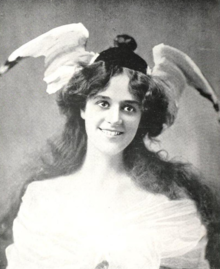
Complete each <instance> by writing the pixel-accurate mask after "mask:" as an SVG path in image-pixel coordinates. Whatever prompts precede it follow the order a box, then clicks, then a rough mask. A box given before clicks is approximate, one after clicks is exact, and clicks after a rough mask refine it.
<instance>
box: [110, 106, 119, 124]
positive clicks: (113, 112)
mask: <svg viewBox="0 0 220 269" xmlns="http://www.w3.org/2000/svg"><path fill="white" fill-rule="evenodd" d="M106 121H107V122H108V123H110V124H111V125H120V124H122V117H121V111H120V107H117V106H116V107H112V108H111V109H109V110H108V114H107V116H106Z"/></svg>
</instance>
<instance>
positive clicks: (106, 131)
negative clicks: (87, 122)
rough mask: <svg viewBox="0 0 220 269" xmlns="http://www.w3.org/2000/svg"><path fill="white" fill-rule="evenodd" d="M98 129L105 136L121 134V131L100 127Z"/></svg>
mask: <svg viewBox="0 0 220 269" xmlns="http://www.w3.org/2000/svg"><path fill="white" fill-rule="evenodd" d="M99 130H100V131H102V132H103V133H104V134H106V135H107V136H119V135H122V134H123V132H118V131H113V130H105V129H101V128H99Z"/></svg>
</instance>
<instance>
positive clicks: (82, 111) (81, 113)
mask: <svg viewBox="0 0 220 269" xmlns="http://www.w3.org/2000/svg"><path fill="white" fill-rule="evenodd" d="M80 116H81V118H82V119H83V120H84V119H85V110H84V109H80Z"/></svg>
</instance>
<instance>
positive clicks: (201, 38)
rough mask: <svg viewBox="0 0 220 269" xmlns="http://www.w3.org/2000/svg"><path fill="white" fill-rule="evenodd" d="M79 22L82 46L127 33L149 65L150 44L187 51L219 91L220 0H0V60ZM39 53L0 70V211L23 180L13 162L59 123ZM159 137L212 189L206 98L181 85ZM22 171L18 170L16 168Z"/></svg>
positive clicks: (218, 172)
mask: <svg viewBox="0 0 220 269" xmlns="http://www.w3.org/2000/svg"><path fill="white" fill-rule="evenodd" d="M73 22H82V23H83V24H84V25H85V26H86V27H87V29H88V30H89V32H90V38H89V42H88V50H89V51H94V52H99V51H102V50H104V49H107V48H108V47H109V46H112V43H113V42H112V40H113V39H114V37H115V36H116V35H117V34H122V33H126V34H129V35H132V36H133V37H134V38H135V39H136V41H137V43H138V49H137V51H136V52H137V53H138V54H139V55H141V56H142V57H143V58H144V59H145V60H146V61H147V62H148V64H149V66H150V67H152V66H153V60H152V47H153V46H155V45H157V44H159V43H165V44H168V45H171V46H174V47H176V48H178V49H180V50H182V51H183V52H185V53H187V54H188V55H189V56H190V57H191V58H192V59H193V60H194V61H195V62H196V63H197V65H198V66H199V67H200V68H201V70H202V72H203V73H204V74H205V76H206V77H207V78H208V80H209V82H210V83H211V85H212V86H213V87H214V88H215V90H216V93H217V95H218V97H219V98H220V74H219V61H220V47H219V44H220V30H219V25H220V1H217V0H207V1H203V0H191V1H190V0H167V1H165V0H163V1H162V0H114V1H113V0H108V1H107V0H103V1H101V0H87V1H86V0H62V1H61V0H17V1H14V0H0V63H4V61H5V60H6V59H7V57H8V56H9V54H10V53H11V52H12V51H13V50H15V49H16V48H17V47H19V46H20V45H22V44H24V43H26V42H27V41H29V40H31V39H33V38H35V37H37V36H38V35H40V34H43V33H44V32H46V31H48V30H50V29H52V28H54V27H57V26H61V25H64V24H69V23H73ZM43 66H44V62H43V58H39V59H27V60H25V61H23V62H21V63H20V64H19V65H17V66H16V67H14V68H13V69H12V70H11V71H10V72H8V73H7V74H6V75H5V76H4V77H1V78H0V209H1V210H0V216H1V214H3V213H4V212H5V211H6V210H7V207H8V204H9V203H10V200H11V197H13V196H14V195H15V193H16V190H17V189H18V188H19V186H20V185H21V184H22V182H23V181H25V180H27V179H26V178H25V176H23V174H22V173H21V167H22V169H24V167H25V166H27V168H28V165H27V163H28V160H29V158H32V155H33V153H34V152H36V151H38V150H39V149H40V148H42V146H43V145H44V144H45V142H46V140H47V139H48V138H49V137H51V136H54V135H55V134H56V133H57V132H59V130H61V129H62V125H63V121H64V119H63V118H62V116H61V115H60V114H59V111H58V108H57V106H56V102H55V99H56V97H55V95H51V96H49V95H48V94H46V91H45V89H46V84H45V83H44V82H43V80H42V79H43V73H44V68H43ZM159 139H160V141H161V142H160V144H159V146H160V148H162V149H165V150H167V152H168V153H169V156H170V157H171V158H172V157H177V158H178V159H180V160H183V161H189V162H192V163H193V164H194V165H195V167H197V168H198V169H199V170H201V171H202V173H203V174H204V178H205V179H203V180H206V181H207V182H208V184H209V185H210V186H211V187H212V188H213V189H214V190H215V191H216V192H218V191H219V190H220V179H219V176H220V124H219V123H218V121H217V114H216V113H215V111H214V109H213V107H212V104H211V103H210V102H209V101H208V100H206V99H204V98H203V97H201V96H200V95H199V93H198V92H196V91H195V90H194V89H193V88H187V89H186V91H185V92H184V93H183V96H182V99H181V103H180V110H179V113H178V117H177V120H176V123H175V124H174V125H173V126H172V127H171V128H170V129H169V130H167V131H166V132H165V133H164V134H163V135H162V136H161V137H159ZM22 171H23V170H22Z"/></svg>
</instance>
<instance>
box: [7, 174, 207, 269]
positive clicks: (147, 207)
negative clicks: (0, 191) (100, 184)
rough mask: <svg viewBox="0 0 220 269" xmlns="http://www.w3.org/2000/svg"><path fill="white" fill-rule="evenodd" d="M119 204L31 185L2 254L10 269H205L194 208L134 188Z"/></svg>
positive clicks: (64, 182) (49, 183) (82, 191)
mask: <svg viewBox="0 0 220 269" xmlns="http://www.w3.org/2000/svg"><path fill="white" fill-rule="evenodd" d="M119 197H120V198H118V199H117V200H114V199H110V198H109V196H108V193H105V192H104V191H103V192H101V193H100V192H98V191H95V190H94V189H93V190H91V189H89V188H86V187H85V186H83V187H82V186H81V185H80V184H75V183H74V182H70V180H69V178H68V177H62V178H57V179H53V180H46V181H42V182H33V183H31V184H30V185H29V186H28V188H27V191H26V193H25V195H24V197H23V202H22V204H21V207H20V210H19V213H18V216H17V218H16V219H15V221H14V225H13V234H14V243H13V244H12V245H10V246H9V247H8V248H7V249H6V255H7V259H8V267H7V269H32V268H33V269H94V268H95V267H96V266H97V264H99V263H101V262H102V261H107V262H108V263H109V269H144V268H146V269H158V268H160V266H161V265H164V266H170V267H171V268H175V269H177V268H187V269H188V268H193V269H197V268H199V269H201V268H202V269H204V268H209V267H208V263H207V262H206V261H205V260H204V246H205V244H206V240H205V236H206V230H205V228H204V226H203V225H202V223H201V221H200V217H199V215H198V213H197V210H196V207H195V205H194V202H193V201H191V200H189V199H186V198H185V199H182V200H174V201H173V200H172V201H171V200H169V199H168V198H167V197H166V196H164V195H155V194H151V193H148V192H146V191H143V190H140V189H138V188H130V189H127V190H126V191H123V192H122V193H121V195H120V196H119Z"/></svg>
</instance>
